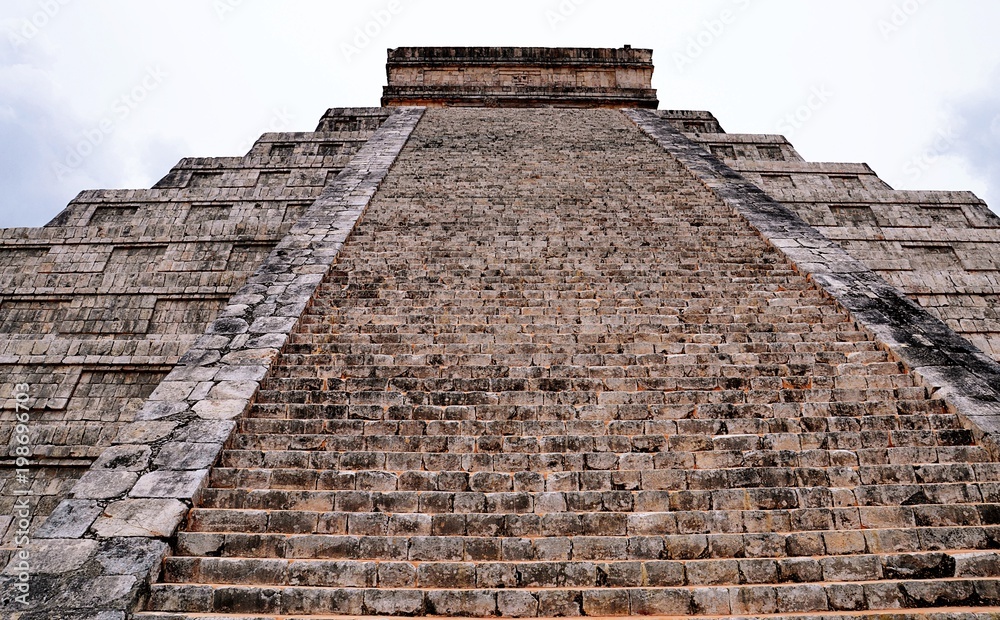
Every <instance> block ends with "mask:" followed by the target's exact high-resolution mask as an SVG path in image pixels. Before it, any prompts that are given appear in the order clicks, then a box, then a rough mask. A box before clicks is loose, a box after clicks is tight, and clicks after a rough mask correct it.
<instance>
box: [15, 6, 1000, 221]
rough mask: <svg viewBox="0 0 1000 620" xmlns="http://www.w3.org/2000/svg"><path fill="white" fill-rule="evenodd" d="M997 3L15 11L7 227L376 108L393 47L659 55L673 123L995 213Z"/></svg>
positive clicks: (999, 138) (999, 185) (999, 153)
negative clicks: (695, 120) (641, 50)
mask: <svg viewBox="0 0 1000 620" xmlns="http://www.w3.org/2000/svg"><path fill="white" fill-rule="evenodd" d="M998 24H1000V2H996V1H995V0H952V1H951V2H945V1H944V0H718V1H705V0H698V1H695V0H674V1H669V0H667V1H663V0H661V1H657V2H654V1H647V2H640V1H629V0H615V1H608V0H533V1H532V0H506V1H505V2H471V1H469V0H466V1H465V2H460V1H457V0H455V1H451V0H374V1H371V2H365V1H358V0H355V1H351V2H335V1H332V0H327V1H321V0H282V1H281V2H278V1H273V0H271V1H268V0H169V1H168V0H143V1H142V2H136V1H135V0H87V1H84V0H2V4H0V35H2V39H0V226H3V227H7V226H38V225H42V224H44V223H45V222H47V221H48V220H49V219H51V218H52V217H53V216H54V215H55V214H56V213H58V212H59V211H60V210H61V209H62V208H64V207H65V206H66V203H67V202H68V201H69V200H71V199H72V198H73V197H74V196H75V195H76V194H77V193H78V192H79V191H81V190H84V189H94V188H126V187H149V186H150V185H151V184H153V183H155V182H156V180H157V179H159V178H160V177H162V176H163V175H164V174H165V173H166V172H167V171H168V170H169V169H170V167H171V166H172V165H173V164H174V163H176V161H177V160H178V159H179V158H181V157H186V156H229V155H238V154H243V153H245V151H246V150H247V149H248V148H249V146H250V144H251V143H252V142H253V140H254V139H255V138H256V137H257V136H259V135H260V134H261V133H263V132H265V131H312V130H313V129H314V128H315V126H316V123H317V121H318V120H319V117H320V116H321V115H322V113H323V111H324V110H325V109H326V108H328V107H341V106H354V105H357V106H376V105H378V103H379V98H380V96H381V89H382V86H383V85H384V84H385V68H384V66H385V56H386V48H391V47H398V46H409V45H439V46H447V45H524V46H528V45H532V46H546V47H556V46H584V47H621V46H622V45H624V44H631V45H632V46H633V47H647V48H652V49H653V50H654V55H653V59H654V62H655V64H656V73H655V75H654V78H653V85H654V87H656V88H657V89H658V90H659V98H660V107H661V108H679V109H703V110H711V111H712V112H714V113H715V115H716V116H717V117H718V118H719V120H720V121H721V123H722V125H723V127H724V128H725V129H726V130H727V131H729V132H733V133H737V132H739V133H784V134H785V135H787V136H788V137H789V138H790V139H791V140H792V142H793V143H794V144H795V145H796V147H797V148H798V149H799V152H800V153H802V155H803V156H804V157H805V158H806V159H809V160H812V161H847V162H866V163H868V164H869V165H871V166H872V167H873V168H874V169H875V171H876V172H878V173H879V174H880V175H881V176H882V178H883V179H885V180H886V181H888V182H889V183H890V184H891V185H892V186H893V187H896V188H897V189H961V190H971V191H974V192H976V193H977V194H978V195H979V196H980V197H982V198H984V199H986V200H987V201H988V202H989V203H990V204H991V206H992V207H993V208H994V210H998V208H1000V43H998V42H997V41H998V39H997V34H996V28H997V25H998Z"/></svg>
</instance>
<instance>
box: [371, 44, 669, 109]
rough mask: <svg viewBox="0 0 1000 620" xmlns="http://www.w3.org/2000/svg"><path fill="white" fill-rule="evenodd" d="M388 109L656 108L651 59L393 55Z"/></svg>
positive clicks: (590, 54)
mask: <svg viewBox="0 0 1000 620" xmlns="http://www.w3.org/2000/svg"><path fill="white" fill-rule="evenodd" d="M386 73H387V74H388V79H389V82H388V85H387V86H386V87H385V91H384V93H383V96H382V105H383V106H408V105H419V106H428V107H441V106H475V107H567V108H569V107H572V108H652V109H656V107H657V106H658V104H659V102H658V101H657V99H656V91H655V90H654V89H653V88H652V78H653V51H652V50H648V49H632V47H631V46H628V45H626V46H625V47H623V48H621V49H612V48H582V47H568V48H567V47H560V48H548V47H400V48H396V49H390V50H389V60H388V64H387V65H386Z"/></svg>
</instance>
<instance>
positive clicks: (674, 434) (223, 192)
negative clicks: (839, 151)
mask: <svg viewBox="0 0 1000 620" xmlns="http://www.w3.org/2000/svg"><path fill="white" fill-rule="evenodd" d="M652 71H653V65H652V53H651V52H650V51H649V50H639V49H632V48H629V47H625V48H623V49H578V48H573V49H549V48H400V49H396V50H390V52H389V64H388V77H389V80H388V81H389V83H388V86H387V87H386V89H385V93H384V97H383V102H382V103H383V107H381V108H371V109H334V110H330V111H329V112H328V113H327V114H326V115H325V116H324V117H323V119H321V121H320V125H319V127H318V128H317V131H316V132H312V133H288V134H265V136H263V137H262V138H261V140H260V141H258V143H257V144H256V145H255V146H254V147H253V149H252V150H251V151H250V153H249V154H247V156H245V157H241V158H221V159H187V160H183V161H182V162H181V163H180V164H179V165H178V166H177V167H175V168H174V169H173V170H172V171H171V172H170V173H169V174H168V175H167V176H166V177H165V178H164V179H163V180H162V181H160V183H158V184H157V185H156V186H155V187H154V188H153V189H151V190H133V191H97V192H84V193H83V194H81V195H80V196H79V197H78V198H77V199H76V200H75V201H74V202H73V203H71V205H70V206H69V208H67V209H66V211H64V212H63V213H62V214H61V215H60V216H59V217H57V218H56V219H55V220H54V221H53V222H52V223H50V224H49V225H47V226H46V227H43V228H40V229H8V230H4V231H2V246H0V268H2V271H0V275H2V277H4V278H5V282H6V285H5V287H4V294H3V297H2V298H0V326H2V328H3V329H4V330H5V331H4V334H5V340H4V341H3V344H2V346H3V349H4V350H3V352H2V353H0V356H2V358H0V363H2V365H0V380H2V381H0V382H2V383H4V388H5V390H6V393H5V397H9V400H8V402H7V408H6V409H5V410H4V411H3V418H2V422H0V432H2V433H3V434H4V435H3V436H4V438H5V440H7V441H8V444H9V451H8V456H7V460H6V461H4V462H3V469H0V475H2V478H0V482H2V484H3V487H2V493H3V494H2V497H0V506H2V508H3V510H4V511H5V514H6V513H9V514H10V515H11V516H10V517H9V518H8V520H7V521H0V528H3V527H6V528H7V533H6V536H5V538H4V541H5V543H6V545H5V547H4V548H3V551H2V553H4V554H5V555H3V556H2V557H0V559H4V560H5V561H7V568H6V569H5V570H4V571H3V574H2V576H0V611H2V613H3V614H4V616H3V617H4V618H8V617H9V618H11V620H41V619H43V618H44V619H49V618H57V619H67V620H69V619H73V620H83V619H87V620H91V619H94V620H124V619H125V618H135V619H137V620H138V619H142V620H194V619H196V618H210V619H215V620H221V619H224V618H225V619H229V618H233V619H236V618H241V619H253V620H265V619H266V620H279V619H287V618H301V619H306V618H311V619H313V620H319V619H332V618H342V617H357V616H374V617H388V616H434V617H503V618H526V617H563V616H598V617H610V616H659V617H664V618H691V617H704V618H771V617H774V618H782V619H788V620H791V619H795V620H806V619H810V620H820V619H827V618H855V617H857V618H879V619H893V620H904V619H907V620H908V619H918V618H919V619H934V620H945V619H948V620H958V619H976V620H980V619H982V620H985V619H987V618H997V617H1000V464H998V463H997V459H998V458H1000V446H998V444H997V439H996V438H997V432H1000V365H998V364H997V361H996V358H1000V303H998V299H1000V258H998V257H1000V251H998V250H1000V245H994V244H1000V219H998V218H997V217H996V216H995V215H993V214H992V213H991V212H990V211H989V210H988V208H987V207H986V205H985V204H984V203H983V202H982V201H980V200H979V199H977V198H976V197H975V196H973V195H972V194H969V193H961V192H900V191H894V190H892V189H891V188H890V187H889V186H888V185H886V184H885V183H884V182H883V181H881V180H880V179H879V178H878V177H877V176H876V175H875V173H874V172H873V171H872V170H871V169H870V168H868V167H867V166H865V165H862V164H816V163H808V162H805V161H803V160H802V158H801V157H799V155H798V154H797V153H796V151H795V150H794V148H793V147H792V146H791V145H790V144H789V143H788V142H787V141H786V140H785V139H784V138H782V137H780V136H761V135H741V134H728V133H725V132H724V131H723V130H722V128H721V126H720V124H719V123H718V121H717V120H716V119H715V118H714V117H713V116H712V115H711V114H710V113H708V112H689V111H659V110H657V107H658V102H657V100H656V93H655V92H654V91H653V90H652V88H651V87H650V80H651V76H652ZM18 395H26V396H23V397H21V398H19V396H18ZM19 415H22V416H23V417H25V418H27V421H25V420H19V419H18V416H19ZM994 431H997V432H994ZM22 437H25V438H26V441H24V442H22V441H21V438H22ZM23 444H27V445H29V446H30V447H31V448H32V454H31V456H30V458H26V460H25V461H21V462H18V461H17V458H18V456H19V454H20V453H19V452H18V451H17V448H18V445H23ZM25 498H28V499H29V500H30V501H28V502H27V504H28V506H29V507H28V508H24V506H25ZM21 513H27V514H28V516H26V517H25V516H23V515H22V514H21ZM19 532H23V534H19Z"/></svg>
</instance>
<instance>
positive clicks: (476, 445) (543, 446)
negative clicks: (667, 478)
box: [231, 424, 976, 462]
mask: <svg viewBox="0 0 1000 620" xmlns="http://www.w3.org/2000/svg"><path fill="white" fill-rule="evenodd" d="M651 425H652V424H651ZM497 430H502V429H497ZM583 430H584V429H583V428H580V429H579V431H578V432H577V433H574V434H557V435H528V434H503V435H494V434H489V433H479V434H469V435H466V434H461V435H458V434H449V435H408V434H371V435H351V434H345V433H342V432H336V431H334V432H331V433H316V434H306V433H281V434H268V433H247V432H243V433H240V434H239V435H237V436H236V437H234V438H233V441H232V442H231V445H232V446H233V447H235V448H238V449H242V450H246V449H253V450H264V451H272V450H274V451H277V450H317V451H330V452H354V453H362V452H364V453H370V454H374V453H379V454H384V453H392V452H397V453H398V452H424V453H427V452H446V453H450V454H458V453H477V454H483V453H523V454H545V453H549V454H560V453H567V452H569V453H573V454H579V453H587V452H591V453H595V452H596V453H628V452H635V453H645V454H649V453H665V452H671V453H677V454H685V453H688V454H690V453H696V454H698V456H699V457H700V458H715V457H713V456H712V455H711V454H708V453H710V452H716V453H720V454H721V453H730V452H734V453H752V454H755V453H758V452H775V453H777V452H782V453H786V457H785V458H788V453H791V454H802V453H805V452H810V451H815V452H830V451H834V452H836V451H858V450H865V451H873V450H879V451H882V452H885V453H887V451H889V450H895V451H899V450H900V449H903V448H917V449H921V448H928V449H935V448H952V447H975V445H976V444H975V437H974V436H973V434H972V432H971V431H969V430H965V429H941V430H893V431H861V432H854V431H825V432H818V433H811V432H801V433H774V434H770V435H745V434H735V433H730V434H723V435H715V436H712V435H705V434H698V435H681V434H677V435H665V434H661V433H650V434H646V433H639V434H634V435H624V434H610V433H608V432H604V433H600V434H596V435H589V434H584V433H583V432H582V431H583ZM606 456H611V455H606ZM810 461H812V459H810ZM854 461H855V462H857V461H858V460H857V459H854ZM677 462H683V459H681V458H678V459H677ZM827 462H829V461H827ZM862 462H863V461H862ZM932 462H933V461H932Z"/></svg>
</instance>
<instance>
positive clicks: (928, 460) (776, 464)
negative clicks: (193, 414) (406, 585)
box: [219, 441, 996, 490]
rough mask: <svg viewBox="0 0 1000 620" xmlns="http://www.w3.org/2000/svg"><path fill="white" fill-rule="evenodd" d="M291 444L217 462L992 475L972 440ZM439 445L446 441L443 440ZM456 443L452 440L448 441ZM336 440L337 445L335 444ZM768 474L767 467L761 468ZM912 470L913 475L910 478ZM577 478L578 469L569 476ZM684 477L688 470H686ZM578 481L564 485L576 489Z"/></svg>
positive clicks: (932, 478)
mask: <svg viewBox="0 0 1000 620" xmlns="http://www.w3.org/2000/svg"><path fill="white" fill-rule="evenodd" d="M289 443H290V444H291V446H292V447H295V448H299V449H281V450H279V449H245V450H225V451H224V452H223V453H222V457H221V460H220V462H219V464H220V467H222V468H247V469H258V468H259V469H298V470H303V469H304V470H317V471H319V472H323V471H325V470H337V471H340V472H357V471H364V470H365V469H371V468H376V467H377V468H378V469H381V470H384V471H390V472H402V471H445V470H454V471H462V472H526V471H533V472H539V473H541V474H543V475H546V476H548V475H550V474H551V473H553V472H569V473H574V472H597V471H611V472H618V471H628V470H638V471H640V472H646V473H651V472H652V471H654V470H671V469H678V468H680V469H683V470H694V469H695V468H703V469H707V468H718V469H739V468H838V471H837V472H831V473H829V474H828V475H834V476H847V477H854V476H855V475H856V473H857V472H854V470H858V471H860V472H862V473H861V475H857V481H858V482H859V483H860V482H861V481H862V480H863V481H865V482H868V483H871V482H870V481H872V480H876V479H877V478H876V476H877V475H879V474H880V473H881V472H886V473H889V472H893V471H896V468H899V469H898V471H897V473H895V474H892V475H894V476H900V478H899V480H900V481H905V480H910V481H911V482H912V481H918V482H949V481H950V482H960V481H963V480H968V481H974V480H979V481H986V480H991V479H995V478H994V476H995V474H994V471H995V469H996V465H995V464H993V463H989V462H987V461H989V453H988V452H987V451H986V450H985V449H983V448H981V447H978V446H953V447H926V448H882V449H879V448H868V449H860V450H858V449H855V450H847V449H838V450H818V449H812V450H801V451H798V450H755V451H750V452H741V451H736V450H725V451H723V450H719V451H704V452H687V451H684V452H681V451H665V452H652V451H635V452H627V453H618V452H584V453H572V452H557V453H546V452H543V453H540V454H536V453H525V452H468V451H466V452H465V453H462V452H460V451H459V450H455V451H454V452H445V451H427V452H409V451H400V452H353V451H337V450H336V449H337V448H350V447H352V446H349V445H343V444H344V443H345V442H330V443H328V444H327V445H325V446H323V445H321V446H319V447H317V448H314V449H310V447H309V446H310V444H309V443H308V442H302V443H299V444H296V443H295V442H289ZM443 443H444V445H445V449H447V446H450V445H454V444H453V443H452V442H451V441H447V442H443ZM456 443H457V442H456ZM338 444H339V445H338ZM769 475H770V474H769ZM913 476H915V478H913ZM577 478H579V476H577ZM688 479H690V476H689V477H688ZM579 488H580V485H574V486H572V487H567V490H578V489H579Z"/></svg>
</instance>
